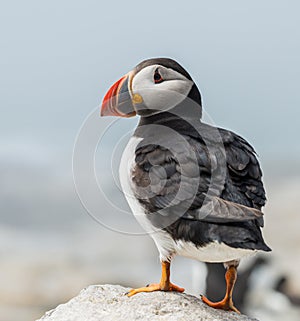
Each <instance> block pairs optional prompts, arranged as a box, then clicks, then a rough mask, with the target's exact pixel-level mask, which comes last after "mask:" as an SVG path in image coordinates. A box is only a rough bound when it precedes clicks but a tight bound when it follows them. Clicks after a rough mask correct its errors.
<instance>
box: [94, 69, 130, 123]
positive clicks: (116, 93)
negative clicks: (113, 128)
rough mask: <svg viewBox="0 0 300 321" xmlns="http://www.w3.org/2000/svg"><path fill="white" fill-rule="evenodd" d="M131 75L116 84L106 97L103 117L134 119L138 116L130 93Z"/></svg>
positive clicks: (102, 109)
mask: <svg viewBox="0 0 300 321" xmlns="http://www.w3.org/2000/svg"><path fill="white" fill-rule="evenodd" d="M129 82H130V74H127V75H125V76H124V77H122V78H121V79H119V80H118V81H117V82H115V83H114V84H113V85H112V86H111V87H110V89H109V90H108V92H107V93H106V95H105V96H104V99H103V102H102V106H101V112H100V115H101V116H119V117H132V116H135V115H136V111H135V109H134V106H133V103H132V99H131V96H130V92H129V90H130V89H129Z"/></svg>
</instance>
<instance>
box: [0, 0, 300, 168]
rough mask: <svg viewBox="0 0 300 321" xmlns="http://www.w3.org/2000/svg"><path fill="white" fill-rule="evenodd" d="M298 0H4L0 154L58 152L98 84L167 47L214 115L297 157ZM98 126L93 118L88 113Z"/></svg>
mask: <svg viewBox="0 0 300 321" xmlns="http://www.w3.org/2000/svg"><path fill="white" fill-rule="evenodd" d="M299 12H300V3H299V1H296V0H295V1H291V0H287V1H274V0H265V1H258V0H254V1H253V0H252V1H240V0H234V1H233V0H226V1H223V0H219V1H157V0H152V1H147V2H142V1H119V2H116V1H100V0H98V1H96V0H95V1H92V0H87V1H76V0H51V1H50V0H48V1H39V0H36V1H33V0H27V1H6V2H5V3H2V6H1V11H0V33H1V51H0V57H1V59H0V66H1V73H0V91H1V95H0V105H1V110H2V115H1V118H0V131H1V132H0V135H1V136H0V155H1V157H6V158H8V159H10V158H11V159H13V160H15V161H18V160H20V161H23V158H25V159H27V160H28V161H29V162H31V161H32V162H35V161H37V162H39V160H46V159H47V158H48V157H50V155H52V153H62V152H63V151H66V155H68V156H66V161H67V162H68V161H69V158H70V155H71V151H72V147H73V142H74V139H75V136H76V133H77V132H78V129H79V127H80V125H81V123H82V122H83V120H84V119H85V117H86V116H87V115H88V113H89V112H90V111H91V110H92V109H93V108H94V107H96V106H97V105H98V104H99V103H100V102H101V99H102V97H103V95H104V94H105V92H106V90H107V89H108V87H109V86H110V85H111V84H112V83H113V82H114V81H115V80H116V79H118V78H119V77H120V76H121V75H123V74H124V73H126V72H128V71H129V70H130V69H131V68H132V67H133V66H134V65H136V64H137V63H138V62H140V61H141V60H143V59H145V58H149V57H155V56H167V57H172V58H174V59H176V60H178V61H179V62H181V63H182V64H183V65H184V67H185V68H186V69H187V70H188V71H189V72H190V73H191V75H192V76H193V78H194V80H195V81H196V82H197V84H198V86H199V88H200V90H201V92H202V96H203V101H204V108H205V109H206V111H207V112H208V114H209V115H210V117H211V118H212V119H213V120H214V122H215V123H216V124H218V125H220V126H223V127H226V128H230V129H232V130H234V131H237V132H238V133H240V134H242V135H243V136H244V137H246V138H247V139H248V140H249V141H250V142H251V143H253V144H254V145H255V147H256V149H257V150H258V152H259V154H261V155H262V157H263V158H265V159H271V160H272V159H277V158H281V159H286V158H292V159H294V158H299V159H300V144H299V143H298V137H299V119H300V93H299V89H300V88H299V78H300V64H299V57H300V23H299ZM99 126H102V123H101V119H99Z"/></svg>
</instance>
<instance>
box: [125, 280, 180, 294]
mask: <svg viewBox="0 0 300 321" xmlns="http://www.w3.org/2000/svg"><path fill="white" fill-rule="evenodd" d="M154 291H166V292H169V291H174V292H184V288H181V287H179V286H177V285H175V284H173V283H169V284H168V286H165V285H162V284H160V283H154V284H149V285H147V286H144V287H142V288H138V289H131V290H130V291H129V292H128V293H127V296H129V297H131V296H133V295H135V294H137V293H141V292H154Z"/></svg>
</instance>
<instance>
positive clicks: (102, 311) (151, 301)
mask: <svg viewBox="0 0 300 321" xmlns="http://www.w3.org/2000/svg"><path fill="white" fill-rule="evenodd" d="M128 290H129V288H124V287H122V286H120V285H91V286H89V287H88V288H86V289H84V290H82V291H81V292H80V294H79V295H78V296H76V297H75V298H73V299H71V300H70V301H69V302H67V303H65V304H61V305H59V306H58V307H57V308H56V309H54V310H51V311H49V312H47V313H46V314H45V315H44V316H43V317H42V318H41V319H39V320H37V321H119V320H142V321H147V320H149V321H150V320H151V321H155V320H168V321H177V320H181V321H196V320H199V321H235V320H236V321H255V319H252V318H249V317H247V316H245V315H239V314H236V313H234V312H226V311H220V310H215V309H212V308H210V307H208V306H206V305H205V304H204V303H202V301H201V300H200V298H197V297H194V296H192V295H189V294H185V293H183V294H182V293H175V292H160V291H158V292H152V293H139V294H137V295H135V296H133V297H130V298H129V297H127V296H126V295H125V293H126V292H127V291H128ZM256 321H257V320H256Z"/></svg>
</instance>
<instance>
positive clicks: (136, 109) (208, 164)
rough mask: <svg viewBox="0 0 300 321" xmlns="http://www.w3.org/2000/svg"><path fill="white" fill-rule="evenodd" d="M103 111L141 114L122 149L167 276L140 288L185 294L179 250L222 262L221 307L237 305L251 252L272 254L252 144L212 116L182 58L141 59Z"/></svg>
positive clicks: (130, 189) (124, 173) (133, 202)
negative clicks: (241, 273)
mask: <svg viewBox="0 0 300 321" xmlns="http://www.w3.org/2000/svg"><path fill="white" fill-rule="evenodd" d="M100 115H101V116H117V117H133V116H136V115H138V116H140V119H139V122H138V125H137V128H136V129H135V131H134V133H133V135H132V137H131V138H130V139H129V142H128V144H127V146H126V148H125V150H124V152H123V155H122V158H121V161H120V167H119V177H120V183H121V186H122V190H123V193H124V195H125V198H126V200H127V202H128V204H129V207H130V208H131V210H132V212H133V214H134V215H135V217H136V219H137V220H138V222H139V223H140V224H141V225H142V227H143V228H144V229H145V231H146V232H147V233H148V234H149V235H150V236H151V237H152V239H153V240H154V242H155V244H156V246H157V249H158V252H159V256H160V262H161V279H160V282H159V283H154V284H149V285H147V286H144V287H141V288H137V289H132V290H130V291H129V292H128V293H127V295H128V296H129V297H131V296H133V295H135V294H137V293H141V292H152V291H175V292H184V289H183V288H182V287H180V286H177V285H175V284H174V283H172V282H171V280H170V265H171V261H172V259H173V258H174V257H175V256H176V255H179V256H184V257H188V258H191V259H195V260H198V261H202V262H208V263H223V264H224V267H225V269H226V270H225V271H226V272H225V281H226V293H225V295H224V298H223V299H222V300H221V301H219V302H212V301H210V300H209V299H208V298H207V297H206V296H204V295H202V296H201V299H202V301H203V302H204V303H206V304H207V305H208V306H210V307H212V308H216V309H223V310H227V311H234V312H237V313H239V311H238V309H237V308H236V307H235V306H234V303H233V300H232V294H233V289H234V285H235V282H236V279H237V268H238V265H239V262H240V260H241V259H242V258H243V257H247V256H249V255H252V254H254V253H256V252H258V251H265V252H268V251H271V249H270V247H269V246H268V245H266V243H265V241H264V239H263V236H262V231H261V229H262V227H263V226H264V219H263V212H262V207H263V206H264V205H265V202H266V196H265V189H264V186H263V182H262V171H261V168H260V165H259V162H258V159H257V154H256V152H255V150H254V149H253V147H252V146H251V145H250V144H249V143H248V142H247V141H246V140H245V139H244V138H242V137H241V136H239V135H237V134H235V133H234V132H232V131H229V130H226V129H223V128H218V127H217V126H214V125H212V124H208V123H205V122H203V121H202V120H201V119H202V100H201V94H200V91H199V89H198V87H197V85H196V84H195V82H194V81H193V79H192V77H191V76H190V74H189V73H188V72H187V71H186V70H185V69H184V68H183V67H182V66H181V65H180V64H179V63H178V62H176V61H175V60H173V59H170V58H153V59H147V60H144V61H142V62H141V63H139V64H138V65H137V66H136V67H135V68H134V69H133V70H131V71H130V72H128V73H127V74H126V75H125V76H123V77H121V78H120V79H119V80H118V81H117V82H115V83H114V84H113V85H112V86H111V87H110V89H109V90H108V91H107V93H106V95H105V96H104V98H103V101H102V104H101V108H100Z"/></svg>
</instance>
